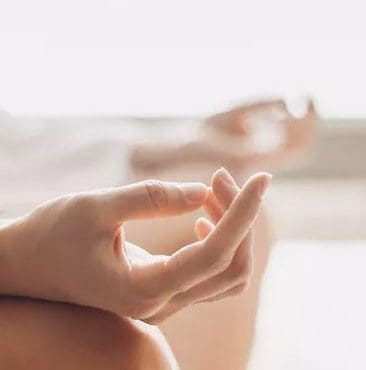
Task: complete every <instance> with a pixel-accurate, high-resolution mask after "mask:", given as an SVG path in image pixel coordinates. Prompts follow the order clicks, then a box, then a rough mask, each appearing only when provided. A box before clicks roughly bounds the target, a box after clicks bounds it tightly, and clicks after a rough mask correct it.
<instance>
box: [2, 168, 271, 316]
mask: <svg viewBox="0 0 366 370" xmlns="http://www.w3.org/2000/svg"><path fill="white" fill-rule="evenodd" d="M269 179H270V175H268V174H258V175H256V176H254V177H252V178H251V179H250V180H249V181H248V182H247V184H246V185H245V186H244V187H243V189H242V190H240V191H239V189H238V188H237V187H236V186H235V183H233V180H232V179H231V178H230V176H229V175H228V174H225V171H223V170H221V171H218V172H217V173H216V175H215V176H214V179H213V191H211V190H208V189H207V188H206V187H205V186H204V185H203V184H199V183H196V184H184V183H182V184H178V183H164V182H159V181H155V180H154V181H146V182H142V183H137V184H133V185H129V186H124V187H121V188H116V189H109V190H104V191H99V192H89V193H80V194H74V195H70V196H65V197H63V198H60V199H57V200H54V201H51V202H48V203H45V204H43V205H42V206H40V207H38V208H37V209H35V210H34V211H33V212H31V213H30V214H28V215H26V216H24V217H23V218H20V219H18V220H17V221H16V222H14V223H13V224H11V225H10V226H9V227H8V229H7V231H8V234H10V235H12V236H13V237H12V238H8V241H9V240H10V241H11V242H10V243H5V244H6V245H5V244H3V245H2V247H1V248H0V257H1V258H0V264H1V266H0V294H9V295H22V296H28V297H35V298H43V299H48V300H56V301H65V302H70V303H76V304H80V305H87V306H92V307H97V308H101V309H104V310H108V311H112V312H115V313H117V314H119V315H122V316H128V317H132V318H135V319H142V320H144V321H145V322H148V323H156V322H159V321H161V320H163V319H165V318H166V317H168V316H169V315H170V314H171V313H173V312H175V311H177V310H179V309H180V308H182V307H184V306H186V305H189V304H192V303H196V302H199V301H204V300H211V299H219V298H221V297H224V296H226V295H228V294H231V293H235V292H236V291H237V290H241V289H242V288H243V286H244V285H245V284H246V282H247V280H248V277H249V274H250V229H251V226H252V224H253V222H254V219H255V217H256V214H257V212H258V209H259V207H260V203H261V197H262V194H263V192H264V191H265V190H266V188H267V186H268V183H269ZM236 193H238V194H236ZM234 197H235V199H234ZM233 199H234V200H233ZM203 203H205V204H206V206H207V209H208V210H209V213H210V214H211V215H212V216H213V217H214V219H215V221H218V222H217V225H216V226H214V225H213V224H211V223H209V222H208V221H205V220H202V219H201V220H198V221H197V224H196V227H197V234H198V236H199V239H200V240H199V241H197V242H196V243H193V244H191V245H187V246H185V247H183V248H181V249H180V250H178V251H177V252H176V253H174V254H173V255H171V256H155V255H151V254H149V253H147V252H146V251H145V250H143V249H141V248H140V247H138V246H136V245H133V244H131V243H129V242H127V241H126V240H124V234H123V223H125V222H126V221H128V220H131V219H137V218H153V217H163V216H173V215H177V214H181V213H184V212H189V211H192V210H194V209H196V208H198V207H200V206H201V205H202V204H203ZM141 232H144V231H143V230H141ZM151 237H152V238H153V235H152V236H151Z"/></svg>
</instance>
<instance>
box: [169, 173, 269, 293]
mask: <svg viewBox="0 0 366 370" xmlns="http://www.w3.org/2000/svg"><path fill="white" fill-rule="evenodd" d="M270 179H271V175H270V174H267V173H261V174H257V175H255V176H253V177H251V178H250V179H249V180H248V181H247V183H246V184H245V185H244V187H243V188H242V190H241V191H240V192H239V194H238V195H237V196H236V197H235V199H234V201H233V202H232V204H231V206H230V207H229V209H228V210H227V211H226V212H225V213H224V215H223V216H222V218H221V219H220V221H219V222H218V224H217V225H216V227H215V229H214V230H213V231H212V232H211V233H210V234H209V235H208V236H207V238H206V239H205V240H204V241H203V242H197V243H194V244H191V245H188V246H186V247H184V248H182V249H180V250H178V251H177V252H175V253H174V254H173V255H172V256H171V257H170V258H169V259H168V260H167V262H166V266H165V279H164V280H165V284H164V285H165V286H166V287H167V288H168V289H172V290H174V289H178V290H186V289H188V288H190V287H192V286H193V285H195V284H197V283H199V282H201V281H203V280H205V279H207V278H209V277H211V276H214V275H216V274H217V273H219V272H220V271H221V270H224V269H225V268H226V267H227V266H228V265H229V264H230V261H231V259H232V257H233V255H234V253H235V250H236V249H237V247H238V245H239V244H240V243H241V241H242V240H243V239H244V237H245V236H246V235H247V233H248V232H249V230H250V228H251V226H252V224H253V222H254V220H255V218H256V216H257V214H258V211H259V209H260V205H261V201H262V198H263V194H264V193H265V191H266V189H267V188H268V185H269V182H270Z"/></svg>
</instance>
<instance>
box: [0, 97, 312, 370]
mask: <svg viewBox="0 0 366 370" xmlns="http://www.w3.org/2000/svg"><path fill="white" fill-rule="evenodd" d="M272 103H273V102H269V105H272ZM275 105H276V106H277V107H281V106H283V104H282V102H280V101H279V102H275ZM259 106H260V105H259ZM267 107H268V104H267V103H266V104H264V105H262V106H260V109H263V108H267ZM244 108H245V109H244ZM252 108H253V107H250V109H252ZM254 108H255V106H254ZM256 109H257V108H256ZM248 112H249V111H248V109H247V107H240V108H239V109H234V110H232V111H228V112H225V113H223V114H220V115H217V116H214V117H212V118H213V119H208V120H207V121H206V122H205V123H204V126H205V125H208V124H209V125H213V126H215V128H216V129H217V130H220V131H222V133H223V134H225V135H248V134H249V133H250V132H249V131H248V130H247V129H246V128H245V117H246V114H247V113H248ZM309 117H310V116H306V117H303V120H302V123H303V124H302V125H301V124H300V125H296V126H294V125H290V124H289V125H288V127H289V132H290V131H292V132H293V133H294V132H297V134H296V135H295V136H291V137H296V136H297V138H299V139H300V141H298V142H297V143H296V140H295V141H294V140H293V139H291V140H289V141H288V143H287V144H286V145H285V147H286V150H283V149H284V148H285V147H284V148H282V149H281V150H282V151H283V154H281V155H276V153H272V154H275V156H271V158H262V159H261V161H259V162H257V163H259V165H258V166H259V167H260V166H262V165H263V164H265V165H266V168H270V167H271V165H269V166H267V165H268V164H269V163H268V162H269V161H268V159H270V160H271V161H270V162H271V163H278V162H280V161H281V160H283V159H285V158H286V153H285V152H286V151H288V149H289V148H291V150H292V153H293V154H295V153H301V152H302V151H304V150H305V149H306V146H307V145H308V144H309V142H311V139H312V133H313V129H314V125H313V124H309ZM296 122H297V123H299V122H300V121H299V122H298V121H296ZM313 122H314V121H313ZM288 123H293V120H292V119H291V118H289V122H287V123H286V124H288ZM300 123H301V122H300ZM310 123H311V122H310ZM300 127H301V130H300ZM300 131H302V132H300ZM305 132H307V135H306V134H305ZM304 134H305V135H304ZM289 137H290V135H289ZM306 137H307V138H308V141H307V142H306V140H303V139H302V138H306ZM198 144H199V143H198ZM288 144H291V145H289V146H288ZM294 144H295V145H294ZM201 147H202V143H201ZM198 149H199V147H198V148H197V150H195V151H192V150H190V151H185V152H186V154H189V155H188V157H187V155H184V158H183V161H182V162H184V163H189V160H190V156H192V155H194V156H196V158H197V157H198V158H201V162H202V163H203V165H204V166H203V169H204V171H207V170H208V168H209V167H210V162H207V158H208V157H209V158H210V160H212V159H214V163H212V165H217V164H226V165H227V166H228V167H229V168H231V169H232V170H233V171H234V172H235V174H236V175H237V174H238V173H240V171H236V168H237V164H239V165H240V166H241V167H240V168H241V171H243V170H244V171H245V168H246V167H247V165H248V164H249V165H250V167H255V166H253V164H255V161H254V162H253V161H249V158H246V160H245V161H244V162H242V163H240V161H242V160H243V158H234V159H235V160H234V161H233V160H232V159H233V158H229V160H225V159H224V157H222V156H221V154H222V153H221V154H220V156H219V157H217V156H212V154H213V153H208V156H206V157H205V152H207V150H205V149H204V150H203V151H202V150H198ZM288 153H289V152H288ZM170 154H171V153H170ZM173 154H174V153H173ZM183 154H184V151H183ZM206 154H207V153H206ZM180 156H181V154H179V157H180ZM150 157H151V156H150ZM186 157H187V158H186ZM274 157H276V160H275V161H273V160H272V159H273V158H274ZM178 159H179V158H178ZM192 159H193V158H192ZM237 159H238V160H237ZM179 162H180V161H178V163H177V164H179ZM162 163H163V162H162ZM260 163H262V164H260ZM140 167H141V166H140ZM154 170H156V168H155V169H154ZM169 171H170V173H171V172H172V171H171V169H169ZM185 172H187V170H186V171H185ZM188 172H189V171H188ZM178 173H179V171H178ZM201 174H204V172H202V171H201ZM191 176H192V175H191ZM159 177H161V176H159ZM171 177H174V175H173V176H170V178H171ZM178 178H180V176H178ZM195 178H196V177H195ZM219 182H220V181H218V183H219ZM214 183H215V181H213V184H214ZM213 187H214V186H213ZM216 189H218V187H216ZM216 198H220V195H219V196H218V197H216ZM211 208H212V207H211ZM206 209H207V210H208V212H209V213H210V206H209V205H207V204H206ZM211 215H212V212H211ZM216 221H217V220H216ZM167 225H168V228H167ZM193 225H194V222H193V220H192V216H190V215H187V216H180V217H179V218H178V219H177V218H174V219H171V220H169V219H166V220H165V221H154V222H153V223H151V222H147V221H134V222H132V223H131V222H128V223H127V225H126V226H127V236H128V238H129V239H130V240H132V241H135V242H140V244H141V246H143V247H144V248H146V249H147V250H149V251H151V252H152V253H161V254H170V253H173V252H175V251H177V250H178V248H179V246H181V245H184V244H187V243H191V242H192V239H193V237H194V233H193ZM141 227H143V229H144V230H145V232H144V233H141V232H140V230H141ZM150 227H151V228H152V232H153V233H154V238H153V239H151V238H150V237H149V228H150ZM212 227H213V225H212V224H210V223H207V222H206V221H204V220H200V221H198V222H197V223H196V234H198V235H197V236H198V237H200V235H201V237H202V234H200V232H201V233H202V232H203V234H205V230H206V232H208V231H209V229H210V228H212ZM255 229H256V231H257V232H256V237H255V240H254V247H255V250H254V255H255V260H254V274H253V276H252V278H251V284H249V287H248V284H247V282H248V280H249V279H248V277H247V278H246V279H245V283H243V282H242V283H239V284H237V288H233V290H232V291H231V293H235V294H237V296H236V297H234V298H228V299H226V300H223V301H222V302H216V303H210V304H207V305H206V304H203V305H202V304H201V305H195V304H194V305H190V306H189V307H188V308H186V309H184V310H182V311H181V312H180V313H179V314H177V315H174V316H173V317H172V318H171V319H169V320H168V321H166V322H164V323H163V324H162V325H161V327H162V329H163V331H164V333H165V334H166V335H167V337H168V339H169V343H170V344H171V345H172V347H173V349H174V352H175V353H176V355H177V358H178V360H179V363H180V365H181V367H182V368H183V369H223V368H225V369H239V368H243V366H244V364H245V363H247V360H248V355H249V352H250V346H251V342H252V339H253V333H254V324H255V315H256V307H257V302H258V292H259V287H260V282H261V277H262V274H263V271H264V268H265V266H266V262H267V258H268V252H269V247H270V245H271V241H272V232H271V228H270V225H269V222H268V217H267V216H266V214H265V213H264V212H260V214H259V216H258V219H257V221H256V224H255ZM202 230H203V231H202ZM160 231H161V233H160ZM248 249H250V248H248ZM250 255H251V254H249V256H250ZM250 260H251V257H250V258H249V257H248V258H247V261H250ZM248 266H251V264H250V263H248V264H247V267H248ZM248 271H250V269H248ZM248 271H247V274H248V275H250V274H249V273H248ZM242 281H243V280H242ZM228 290H229V291H230V289H228ZM240 291H241V293H240ZM227 295H230V293H228V294H227ZM225 297H226V294H224V295H223V296H222V297H221V298H225ZM23 300H24V299H20V298H18V299H16V298H6V305H4V304H3V301H1V302H0V318H1V317H3V316H2V313H3V312H4V311H3V309H4V307H5V308H6V310H5V313H6V314H7V315H8V316H7V317H8V320H7V324H9V323H12V324H14V323H16V322H17V321H19V318H20V316H16V315H15V316H14V315H10V314H9V313H10V312H18V311H17V310H18V308H19V307H24V310H22V311H21V312H22V315H21V317H22V320H26V319H27V317H28V315H29V317H30V318H32V320H30V321H32V322H33V320H34V311H35V312H37V313H38V316H37V317H38V318H39V320H34V327H33V331H32V335H31V336H27V335H24V336H23V335H22V333H23V331H24V327H19V325H18V326H16V325H15V326H13V329H12V330H11V331H9V332H11V333H13V334H16V336H15V338H16V343H18V345H19V344H22V343H23V346H25V347H28V346H29V339H28V338H30V337H32V341H33V342H34V343H43V340H44V338H47V335H46V333H45V332H44V331H43V330H39V329H40V328H45V329H47V328H48V329H52V331H55V332H58V330H61V329H62V326H61V324H63V317H66V318H67V320H70V322H71V321H72V320H71V318H72V317H74V316H75V323H76V322H80V320H81V319H82V318H83V317H88V318H89V319H88V320H85V325H84V326H82V327H81V329H82V330H81V331H80V333H84V332H85V337H84V338H85V339H87V338H89V337H90V336H91V337H93V336H94V335H93V330H89V329H90V328H95V326H94V325H93V323H95V322H98V320H99V319H98V318H99V317H100V312H102V313H103V315H111V314H108V313H107V312H105V311H99V310H92V309H90V308H82V307H77V309H78V310H80V312H79V313H77V312H76V310H75V307H73V306H70V305H67V304H55V303H50V302H44V301H34V300H33V301H31V304H29V302H28V300H25V302H23ZM208 300H209V301H210V300H211V299H210V298H208ZM183 306H184V305H183ZM70 307H71V308H70ZM170 307H172V306H170ZM84 310H85V312H86V313H87V314H86V315H84V314H83V311H84ZM53 311H55V312H56V313H57V320H48V319H47V313H49V312H53ZM168 311H169V310H168ZM170 311H171V312H175V311H176V307H174V308H173V309H170ZM89 312H93V314H89ZM39 313H41V314H39ZM55 316H56V314H55ZM103 317H104V316H103ZM108 317H109V316H108ZM111 317H112V319H111V322H112V323H113V325H116V318H117V316H116V315H111ZM41 318H44V321H43V320H41ZM158 320H161V319H159V317H158ZM126 322H127V323H128V324H126ZM213 322H214V325H212V323H213ZM1 324H3V322H1V321H0V327H1ZM70 327H71V328H72V327H73V325H70ZM120 327H121V328H122V330H121V332H123V333H124V335H121V336H118V335H117V336H116V337H115V338H116V340H115V341H113V343H114V344H115V345H114V346H112V347H113V348H115V349H116V350H115V351H111V352H109V354H110V356H108V360H109V361H110V362H105V363H104V365H105V366H107V365H109V366H107V367H108V368H113V366H114V365H113V364H114V363H117V364H120V361H121V358H123V361H127V360H126V357H123V356H124V355H125V354H126V353H127V358H128V359H130V358H131V357H128V356H132V358H135V359H137V360H139V361H137V360H136V361H137V362H136V364H137V365H136V366H137V367H136V368H144V369H148V368H149V367H148V366H149V364H151V363H157V364H158V363H159V366H160V364H162V365H161V367H158V365H156V366H154V369H160V368H175V367H174V366H175V365H174V360H173V361H172V360H171V356H168V357H169V358H170V360H167V359H166V357H167V356H166V354H167V353H170V350H169V348H168V346H167V345H166V342H165V341H164V339H163V338H162V336H161V334H160V333H159V332H157V331H156V330H155V332H154V333H153V334H154V335H152V334H151V330H148V329H147V328H149V327H148V326H145V327H141V323H139V322H138V321H131V320H129V321H124V320H123V319H122V323H121V325H120ZM2 328H3V327H1V328H0V329H2ZM95 332H96V331H95ZM35 333H39V334H40V335H39V336H37V335H35ZM104 333H105V334H104ZM136 333H138V334H139V335H137V337H138V338H139V339H141V341H139V340H138V341H137V343H138V344H139V345H137V346H135V345H134V344H135V343H136V341H135V340H134V338H135V337H136ZM149 333H150V334H151V335H147V334H149ZM23 334H24V333H23ZM97 334H98V336H101V337H102V338H104V337H105V338H110V337H112V338H114V336H113V335H111V333H110V332H109V331H108V330H105V332H104V327H103V332H101V326H99V325H98V331H97ZM74 336H75V334H74V332H73V331H72V330H69V331H68V336H67V337H66V336H65V335H64V336H62V335H58V336H57V338H59V339H60V340H59V341H58V344H57V347H59V350H58V351H60V353H62V351H61V350H62V349H63V348H64V347H65V343H68V342H69V341H70V340H73V339H75V338H74ZM9 337H11V336H7V337H6V338H9ZM121 337H122V338H121ZM6 338H5V339H6ZM223 338H226V339H227V338H230V340H229V341H228V340H225V341H223ZM3 339H4V337H3ZM13 339H14V338H13ZM76 339H77V336H76ZM14 342H15V341H14ZM14 342H13V343H14ZM85 343H86V345H85V348H87V347H88V346H89V343H90V346H91V348H94V347H93V343H92V342H88V341H87V340H86V342H85ZM0 344H1V346H0V348H6V341H5V342H4V341H3V342H2V343H0ZM43 344H44V343H43ZM129 344H130V345H129ZM131 344H133V345H131ZM145 345H146V346H147V348H151V347H152V348H153V349H155V350H147V351H144V354H145V355H144V356H141V355H136V354H140V353H141V350H140V349H141V347H143V348H145ZM85 348H84V347H82V348H78V347H74V350H73V354H74V355H75V354H77V356H74V357H73V356H71V357H70V353H67V352H63V353H62V359H63V360H70V361H71V362H68V363H67V367H68V368H72V367H70V366H71V364H72V363H73V362H72V361H76V362H75V364H79V362H77V361H78V359H79V360H80V358H84V356H83V353H84V351H85ZM126 348H127V349H126ZM213 348H214V349H215V350H214V351H213ZM130 349H131V351H129V350H130ZM156 349H158V350H156ZM90 352H92V353H94V352H95V351H94V350H93V351H90ZM45 353H47V352H45ZM134 355H135V356H134ZM121 356H122V357H121ZM18 357H19V356H18ZM91 359H92V360H91V361H90V364H89V363H88V366H87V368H88V369H89V368H90V369H93V368H101V367H100V366H99V362H98V360H97V359H96V358H95V357H91ZM44 360H45V358H44V356H43V357H42V361H44ZM49 360H50V361H52V359H49ZM53 360H54V358H53ZM42 361H40V362H39V363H38V364H37V366H36V367H37V368H42V367H41V365H42V364H44V365H45V366H46V365H47V366H46V368H50V365H49V364H51V363H52V362H42ZM128 361H129V360H128ZM144 361H145V362H144ZM154 361H155V362H154ZM61 363H62V362H61ZM48 365H49V366H48ZM93 365H95V366H94V367H93ZM53 366H54V362H53ZM138 366H140V367H138ZM0 368H1V367H0ZM6 368H7V369H9V368H10V369H11V367H9V366H7V367H6ZM14 368H16V369H18V368H20V367H19V364H17V366H15V367H14ZM52 368H55V367H52ZM77 368H80V366H77ZM117 368H119V367H117ZM122 368H123V367H122ZM131 369H133V368H132V367H131Z"/></svg>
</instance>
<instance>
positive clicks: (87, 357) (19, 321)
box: [0, 297, 177, 370]
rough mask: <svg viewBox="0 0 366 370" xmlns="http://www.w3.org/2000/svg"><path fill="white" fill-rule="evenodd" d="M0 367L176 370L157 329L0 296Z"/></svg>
mask: <svg viewBox="0 0 366 370" xmlns="http://www.w3.org/2000/svg"><path fill="white" fill-rule="evenodd" d="M0 333H1V335H0V369H1V370H23V369H24V370H26V369H27V370H28V369H37V370H43V369H44V370H48V369H54V370H57V369H60V370H61V369H62V370H64V369H69V370H74V369H75V370H81V369H88V370H93V369H98V370H101V369H109V370H114V369H116V370H117V369H118V370H122V369H129V370H139V369H141V370H142V369H144V370H149V369H151V370H153V369H162V370H163V369H164V370H168V369H177V367H176V366H175V360H174V357H173V356H172V353H171V351H170V349H169V347H168V345H167V343H166V342H165V340H164V338H163V336H162V335H161V333H160V332H159V331H158V329H157V328H154V327H150V326H148V325H145V324H142V323H139V322H136V321H132V320H127V319H122V318H120V317H117V316H115V315H112V314H110V313H107V312H104V311H100V310H96V309H91V308H86V307H79V306H73V305H68V304H61V303H51V302H45V301H36V300H30V299H26V298H11V297H0Z"/></svg>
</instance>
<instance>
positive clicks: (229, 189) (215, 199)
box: [205, 168, 240, 223]
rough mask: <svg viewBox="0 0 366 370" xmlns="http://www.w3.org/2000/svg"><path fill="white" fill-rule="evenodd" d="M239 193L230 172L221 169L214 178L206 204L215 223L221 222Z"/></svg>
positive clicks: (207, 210) (206, 208)
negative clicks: (225, 211) (224, 213)
mask: <svg viewBox="0 0 366 370" xmlns="http://www.w3.org/2000/svg"><path fill="white" fill-rule="evenodd" d="M239 191H240V189H239V187H238V186H237V184H236V182H235V180H234V179H233V178H232V176H231V175H230V174H229V172H228V171H226V170H225V169H224V168H220V169H219V170H218V171H216V172H215V174H214V175H213V177H212V190H211V191H210V192H209V194H208V197H207V199H206V202H205V210H206V212H207V213H208V215H209V216H210V217H211V219H212V220H213V221H214V222H215V223H216V222H218V221H219V219H220V218H221V216H222V214H223V212H224V210H226V209H227V208H228V207H229V206H230V204H231V202H232V201H233V199H234V198H235V196H236V195H237V193H238V192H239Z"/></svg>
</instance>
